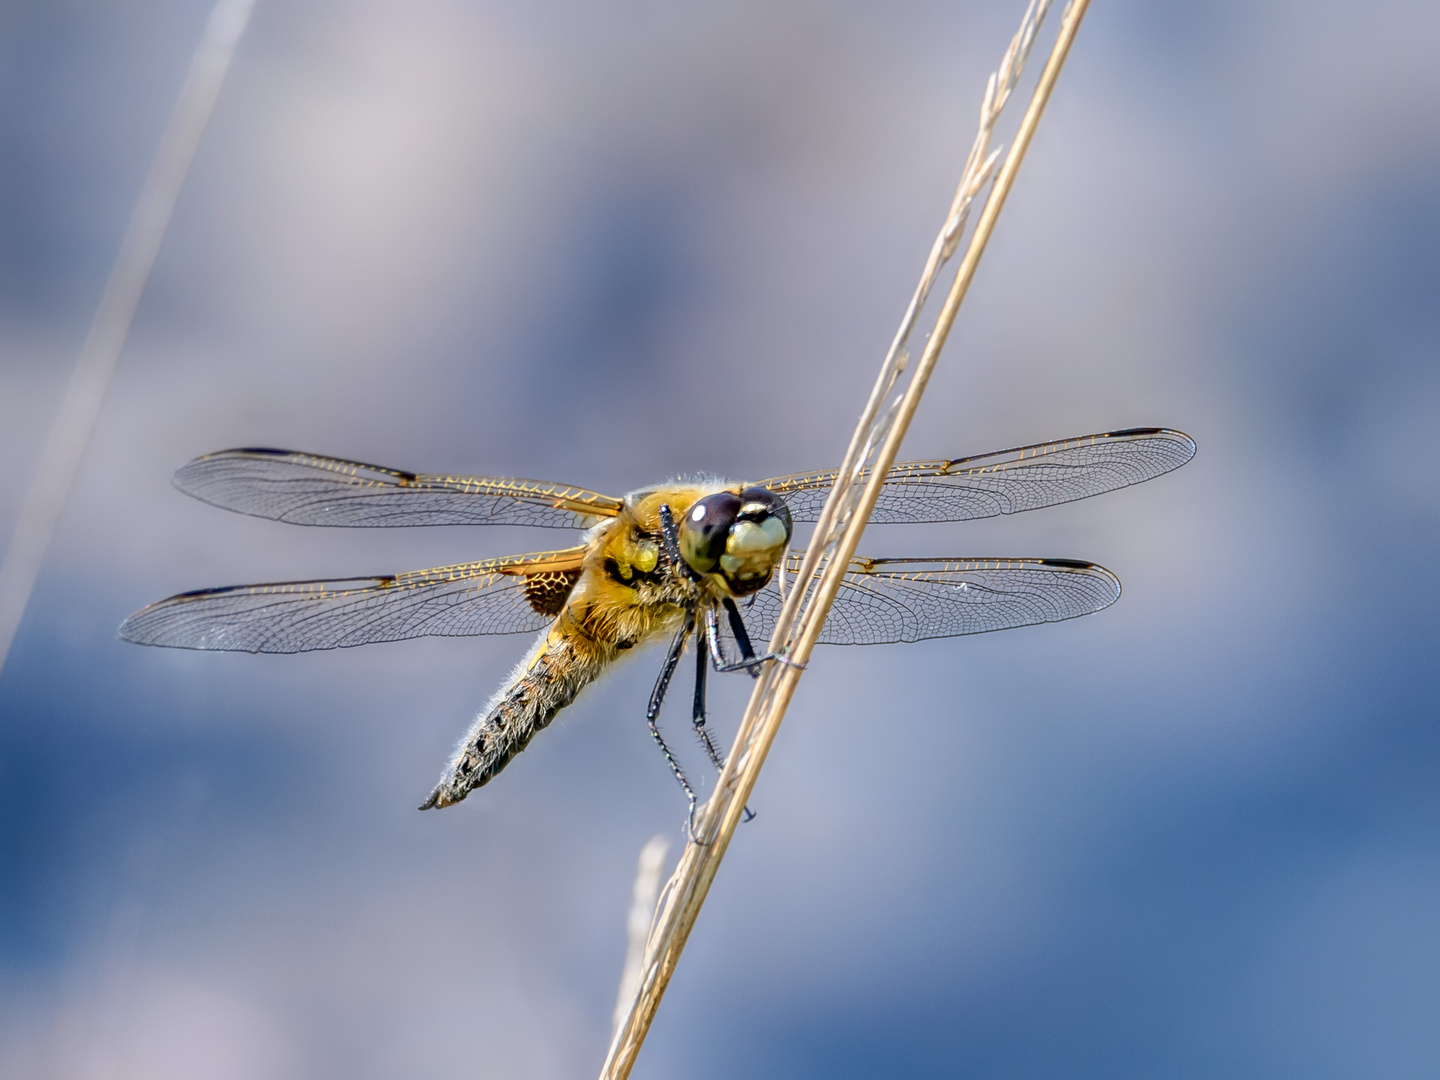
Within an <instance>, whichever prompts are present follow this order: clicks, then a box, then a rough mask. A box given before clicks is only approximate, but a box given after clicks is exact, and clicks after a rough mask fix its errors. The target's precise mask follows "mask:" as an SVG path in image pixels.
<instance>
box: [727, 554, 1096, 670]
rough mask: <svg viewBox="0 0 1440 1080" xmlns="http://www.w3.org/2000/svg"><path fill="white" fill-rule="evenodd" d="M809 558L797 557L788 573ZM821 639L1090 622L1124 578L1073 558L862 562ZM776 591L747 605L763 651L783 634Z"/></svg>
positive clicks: (898, 637) (880, 639)
mask: <svg viewBox="0 0 1440 1080" xmlns="http://www.w3.org/2000/svg"><path fill="white" fill-rule="evenodd" d="M803 556H804V552H791V553H790V556H789V559H788V570H789V572H790V573H791V574H792V575H793V574H794V573H795V572H796V571H798V570H799V569H800V560H801V558H803ZM850 565H851V569H850V571H849V572H848V573H847V574H846V575H845V579H844V581H843V582H842V583H841V585H840V591H839V592H838V593H837V594H836V595H835V603H834V605H833V606H832V607H831V608H830V616H829V618H828V619H826V621H825V628H824V630H823V631H821V634H820V643H821V644H822V645H882V644H886V643H889V642H896V641H923V640H924V639H926V638H937V637H954V636H957V635H959V634H984V633H988V632H989V631H991V630H1008V629H1010V628H1012V627H1016V626H1032V625H1034V624H1036V623H1047V622H1059V621H1061V620H1062V619H1073V618H1076V617H1078V616H1080V615H1089V614H1090V613H1092V612H1095V611H1100V610H1101V609H1103V608H1107V607H1109V606H1110V605H1111V604H1113V603H1114V602H1115V601H1116V600H1118V599H1119V598H1120V579H1119V578H1117V577H1116V576H1115V575H1114V574H1112V573H1111V572H1110V571H1109V570H1106V569H1105V568H1104V567H1103V566H1096V565H1095V564H1094V563H1088V562H1080V561H1077V560H1073V559H854V560H852V561H851V564H850ZM781 604H782V600H781V598H780V594H779V592H778V591H777V590H776V588H775V587H774V585H771V586H769V587H767V588H765V589H763V590H761V591H760V592H759V593H757V594H756V596H755V600H754V603H752V604H748V605H747V604H745V603H742V604H741V605H740V614H741V616H742V617H743V618H744V620H745V626H746V629H747V630H748V631H749V633H750V637H751V640H752V641H754V643H755V648H756V649H757V650H759V649H763V648H764V647H765V643H766V642H768V641H769V640H770V635H771V634H772V633H774V630H775V620H776V619H777V618H778V617H779V615H780V607H781Z"/></svg>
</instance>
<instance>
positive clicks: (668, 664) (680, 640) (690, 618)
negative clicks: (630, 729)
mask: <svg viewBox="0 0 1440 1080" xmlns="http://www.w3.org/2000/svg"><path fill="white" fill-rule="evenodd" d="M694 625H695V613H694V612H693V611H691V612H687V613H686V616H685V625H684V626H682V627H681V628H680V630H679V632H678V633H677V634H676V635H675V640H674V641H672V642H671V643H670V651H669V653H667V654H666V656H665V663H664V666H662V667H661V668H660V678H658V679H656V680H655V689H654V690H652V691H651V692H650V707H649V708H648V709H647V710H646V711H645V722H646V723H647V724H649V725H650V734H651V735H652V736H653V737H654V739H655V743H656V745H658V746H659V747H660V752H661V753H662V754H664V755H665V761H666V762H667V763H668V764H669V766H670V771H671V772H673V773H674V774H675V779H676V780H678V781H679V782H680V787H681V788H683V789H684V791H685V798H686V799H687V800H689V803H690V814H691V816H692V817H693V816H694V813H695V790H694V789H693V788H692V787H691V786H690V782H689V781H688V780H686V779H685V773H684V772H683V771H682V770H681V768H680V763H679V762H678V761H676V760H675V755H674V754H672V753H670V747H668V746H666V745H665V737H664V736H663V735H661V734H660V727H659V725H657V724H656V723H655V721H656V719H657V718H658V717H659V715H660V706H661V705H662V704H663V703H664V701H665V691H666V690H668V689H669V688H670V677H671V676H672V675H674V674H675V665H677V664H678V663H679V662H680V654H681V653H682V652H683V651H684V649H685V639H686V638H688V637H689V636H690V631H691V629H692V628H693V627H694Z"/></svg>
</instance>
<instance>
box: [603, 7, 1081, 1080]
mask: <svg viewBox="0 0 1440 1080" xmlns="http://www.w3.org/2000/svg"><path fill="white" fill-rule="evenodd" d="M1048 6H1049V4H1048V0H1032V2H1031V4H1030V6H1029V7H1028V8H1027V9H1026V13H1025V18H1024V19H1023V20H1022V22H1021V29H1020V32H1019V33H1018V34H1017V35H1016V36H1015V39H1014V40H1013V41H1012V42H1011V45H1010V48H1009V50H1007V52H1006V54H1005V58H1004V60H1003V61H1002V63H1001V66H1000V69H999V70H998V71H997V72H996V74H995V75H994V76H992V77H991V80H990V83H989V85H988V86H987V88H986V93H985V102H984V105H983V106H982V109H981V125H980V132H979V134H978V135H977V138H976V141H975V144H974V145H973V146H972V148H971V153H970V155H969V158H968V159H967V162H966V168H965V172H964V174H963V175H962V179H961V183H960V186H959V188H958V189H957V193H956V198H955V200H954V202H953V203H952V206H951V212H950V215H949V216H948V217H947V219H946V223H945V227H944V228H943V229H942V230H941V234H940V237H939V238H937V241H936V245H935V246H934V247H933V248H932V250H931V256H930V259H929V260H927V263H926V268H925V273H924V274H923V275H922V277H921V282H920V286H919V287H918V288H917V290H916V294H915V298H914V299H912V301H911V305H910V307H909V308H908V309H907V311H906V314H905V318H904V319H903V320H902V322H901V327H900V331H899V333H897V335H896V338H895V341H894V343H893V344H892V346H891V350H890V352H889V354H888V355H887V356H886V360H885V363H884V365H882V368H881V372H880V376H879V378H878V379H877V380H876V384H875V388H874V390H873V391H872V393H871V396H870V400H869V401H868V402H867V404H866V406H865V411H864V413H863V414H862V416H861V421H860V424H859V426H858V427H857V428H856V432H855V435H854V437H853V438H852V440H851V444H850V449H849V451H848V452H847V454H846V459H845V463H844V465H843V466H842V468H841V471H840V473H839V475H838V476H837V479H836V483H835V488H834V490H833V491H832V492H831V494H830V498H829V500H828V501H827V502H826V505H825V509H824V511H823V512H822V514H821V517H820V521H819V523H817V525H816V531H815V537H816V539H815V542H814V543H812V545H811V548H810V550H809V552H807V555H806V558H805V560H804V562H803V564H802V568H801V570H800V573H799V574H798V575H797V577H796V581H795V583H794V586H793V587H792V589H791V591H790V595H789V596H788V597H787V599H786V603H785V607H784V609H783V611H782V613H781V616H780V619H779V621H778V623H777V627H776V631H775V635H774V637H773V638H772V640H771V648H772V649H774V650H780V649H784V650H785V651H786V652H787V653H788V656H789V657H790V659H791V660H792V661H793V662H794V664H793V665H792V664H778V663H776V664H769V665H767V666H766V668H765V670H764V672H763V673H762V675H761V677H760V679H759V680H758V682H757V684H756V687H755V690H754V693H753V694H752V695H751V698H750V703H749V705H748V706H747V708H746V710H745V715H744V717H743V719H742V720H741V724H740V731H739V734H738V735H737V736H736V741H735V747H734V749H733V750H732V752H731V755H730V759H729V761H728V762H727V763H726V766H725V769H724V770H723V771H722V773H721V775H720V779H719V781H718V782H717V784H716V789H715V793H714V794H713V795H712V796H711V798H710V800H709V801H708V802H707V803H706V804H705V806H704V807H703V808H702V810H701V812H700V814H699V816H698V819H697V822H696V827H695V836H694V837H693V838H692V840H691V842H690V843H689V844H687V845H686V848H685V851H684V853H683V854H682V856H681V858H680V863H679V866H678V867H677V868H676V871H675V874H674V875H673V876H672V877H671V879H670V881H669V882H667V883H666V886H665V890H664V892H663V893H662V896H661V902H660V905H659V908H658V909H657V911H656V916H655V922H654V925H653V926H652V929H651V933H650V941H649V945H648V947H647V950H646V958H645V970H644V973H643V979H642V981H641V985H640V987H639V990H638V992H637V993H636V997H635V1000H634V1003H633V1004H632V1006H631V1008H630V1011H629V1014H628V1015H627V1016H626V1018H625V1022H624V1024H623V1025H622V1026H621V1027H620V1029H619V1030H618V1031H617V1032H616V1033H615V1037H614V1039H613V1041H612V1042H611V1045H610V1051H609V1054H608V1055H607V1057H606V1060H605V1065H604V1067H603V1068H602V1070H601V1073H600V1076H601V1080H624V1078H626V1077H628V1076H629V1075H630V1070H631V1068H632V1067H633V1065H634V1063H635V1059H636V1057H637V1056H638V1054H639V1051H640V1047H641V1045H642V1044H643V1042H644V1039H645V1036H646V1034H647V1033H648V1032H649V1029H650V1024H651V1022H652V1021H653V1019H654V1016H655V1012H656V1010H657V1009H658V1008H659V1004H660V1000H661V998H662V996H663V995H664V992H665V989H666V987H667V986H668V985H669V981H670V977H671V975H672V974H673V973H674V970H675V966H676V964H677V963H678V961H679V957H680V953H681V952H682V951H683V949H684V947H685V943H686V941H687V940H688V939H689V936H690V931H691V929H692V928H693V926H694V924H695V919H696V917H697V916H698V914H699V911H700V907H701V906H702V905H703V903H704V901H705V897H706V895H707V894H708V892H709V890H710V883H711V882H712V881H713V880H714V877H715V873H716V872H717V870H718V869H719V865H720V861H721V860H722V859H723V858H724V856H725V851H726V849H727V848H728V847H729V844H730V838H731V837H732V836H733V835H734V831H735V828H736V826H737V825H738V824H739V822H740V818H741V815H742V814H743V812H744V807H745V804H746V802H747V801H748V800H749V797H750V794H751V792H752V790H753V789H754V786H755V782H756V780H757V779H758V777H759V773H760V769H761V767H762V766H763V765H764V761H765V757H766V755H767V754H768V752H769V749H770V745H771V744H772V743H773V742H774V739H775V735H776V733H777V731H778V730H779V726H780V723H781V720H782V719H783V718H784V715H785V710H786V707H787V706H788V705H789V703H790V699H791V697H792V696H793V695H794V692H795V688H796V686H797V685H798V684H799V680H800V675H801V672H802V670H803V667H802V666H798V665H803V664H804V663H805V662H806V661H808V659H809V656H810V651H811V649H813V647H814V645H815V642H816V641H817V640H818V639H819V635H820V630H821V628H822V627H823V625H824V622H825V618H826V616H827V615H828V614H829V609H830V604H831V603H832V602H833V600H834V598H835V594H836V592H837V590H838V589H839V586H840V582H841V579H842V578H843V576H844V574H845V571H846V570H847V569H848V567H849V564H850V560H851V558H852V557H853V556H854V554H855V549H856V546H857V545H858V543H859V540H860V536H861V534H862V533H863V531H864V529H865V525H866V523H867V522H868V520H869V517H870V513H871V511H872V510H873V509H874V506H875V501H876V499H877V498H878V497H879V493H880V487H881V485H882V484H883V483H884V478H885V475H886V473H887V472H888V471H889V469H890V467H891V466H892V465H893V464H894V462H895V456H896V453H897V452H898V451H899V448H900V443H901V441H902V440H903V439H904V437H905V432H906V430H907V428H908V427H909V424H910V420H911V418H912V417H913V416H914V413H915V408H916V406H918V404H919V401H920V397H921V395H922V394H923V393H924V391H925V387H926V385H927V383H928V381H929V378H930V374H931V372H932V371H933V370H934V366H935V362H936V360H937V358H938V357H939V354H940V350H941V349H942V348H943V347H944V345H945V340H946V338H947V337H948V336H949V332H950V327H951V326H952V325H953V323H954V320H955V315H956V313H957V312H958V310H959V307H960V304H961V302H962V301H963V300H964V298H965V295H966V293H967V291H968V290H969V287H970V282H971V281H972V280H973V278H974V275H975V271H976V269H977V268H978V266H979V262H980V257H981V256H982V255H983V254H984V251H985V247H986V244H987V243H988V242H989V239H990V235H991V233H992V232H993V231H994V227H995V222H996V220H997V219H998V218H999V215H1000V211H1001V210H1002V209H1003V207H1004V204H1005V199H1006V197H1007V196H1008V194H1009V192H1010V188H1011V186H1012V185H1013V184H1014V180H1015V176H1016V174H1017V172H1018V171H1019V168H1020V165H1021V163H1022V162H1023V161H1024V158H1025V152H1026V151H1027V150H1028V149H1029V146H1030V141H1031V139H1032V137H1033V136H1034V132H1035V128H1036V126H1037V125H1038V123H1039V121H1040V116H1041V114H1042V113H1043V112H1044V109H1045V105H1046V103H1047V102H1048V101H1049V99H1050V94H1051V91H1052V90H1053V89H1054V86H1055V82H1056V79H1057V78H1058V77H1059V74H1060V70H1061V68H1062V67H1063V66H1064V63H1065V59H1066V57H1067V56H1068V54H1069V51H1070V45H1071V43H1072V42H1073V41H1074V38H1075V33H1076V31H1077V30H1078V29H1079V26H1080V22H1081V20H1082V19H1083V18H1084V15H1085V11H1086V8H1087V7H1088V6H1089V0H1071V2H1070V3H1069V4H1068V5H1067V6H1066V8H1065V12H1064V15H1063V16H1062V18H1061V26H1060V32H1059V35H1058V37H1057V40H1056V42H1055V45H1054V47H1053V48H1052V49H1051V52H1050V56H1049V59H1048V60H1047V61H1046V64H1045V68H1044V70H1043V71H1042V72H1041V75H1040V79H1039V82H1038V84H1037V86H1036V89H1035V91H1034V93H1033V95H1032V96H1031V100H1030V105H1029V107H1028V108H1027V110H1026V112H1025V116H1024V118H1023V119H1022V121H1021V124H1020V128H1019V131H1018V132H1017V134H1016V138H1015V142H1014V143H1013V145H1012V146H1011V148H1010V152H1009V154H1008V155H1007V156H1006V158H1005V161H1004V164H1003V165H1002V166H1001V168H1000V171H999V173H998V174H997V175H996V176H995V183H994V187H993V188H992V190H991V193H990V196H989V198H988V199H987V200H986V202H985V206H984V210H983V211H982V212H981V214H980V217H979V220H978V221H977V223H976V227H975V232H974V234H973V235H972V236H971V239H970V244H969V246H968V247H967V249H966V252H965V256H964V258H963V259H962V260H961V263H960V265H959V267H958V269H957V270H956V276H955V279H954V282H953V284H952V285H951V288H950V292H949V295H948V296H947V297H946V300H945V304H944V306H943V307H942V309H941V311H940V314H939V316H938V318H937V321H936V325H935V327H934V329H933V330H932V332H931V335H930V338H929V340H928V341H927V343H926V346H925V349H924V351H923V352H922V354H921V358H920V363H919V365H918V366H917V368H916V370H915V372H914V374H913V376H912V377H911V380H910V383H909V385H908V386H907V387H906V389H905V392H904V394H903V395H901V396H900V397H899V398H898V399H896V400H894V401H893V402H892V403H891V405H890V406H889V407H888V408H884V409H883V411H882V403H883V402H884V401H885V400H886V399H887V398H888V396H889V394H890V391H891V390H892V389H893V388H894V386H895V385H896V383H897V381H898V380H899V378H900V376H901V375H902V374H903V373H904V370H905V368H906V367H907V365H908V360H909V355H908V348H907V342H908V340H909V337H910V334H911V331H912V330H913V327H914V325H915V322H916V319H917V318H918V315H919V313H920V311H921V309H922V308H923V307H924V302H925V299H926V297H927V296H928V294H929V291H930V288H931V287H932V285H933V283H934V280H935V277H936V275H937V273H938V272H939V270H940V268H941V267H942V266H943V265H944V263H945V262H946V260H947V259H948V257H949V255H950V253H951V252H953V251H954V250H955V248H956V247H957V246H958V242H959V237H960V235H961V233H962V231H963V229H964V224H965V215H967V214H968V212H969V208H970V205H971V204H972V202H973V200H974V199H975V197H976V196H977V195H978V193H979V192H980V191H981V190H982V189H983V187H984V184H985V181H986V180H987V179H988V177H989V174H990V171H991V169H992V168H993V166H994V162H995V160H996V156H997V155H998V153H999V151H998V150H997V151H994V152H990V151H989V149H988V148H989V137H990V132H991V130H992V129H993V127H994V123H995V120H996V118H997V117H998V115H999V110H1000V108H1003V106H1004V104H1005V100H1006V98H1008V96H1009V94H1010V92H1011V90H1013V89H1014V86H1015V84H1016V82H1017V81H1018V79H1019V77H1020V70H1021V68H1023V66H1024V62H1025V59H1026V57H1027V55H1028V53H1029V51H1030V47H1031V45H1032V44H1033V42H1034V38H1035V34H1036V32H1037V31H1038V29H1039V25H1040V21H1041V19H1043V17H1044V14H1045V9H1046V8H1048ZM862 479H863V480H864V483H863V485H862V484H861V483H860V481H861V480H862Z"/></svg>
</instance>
